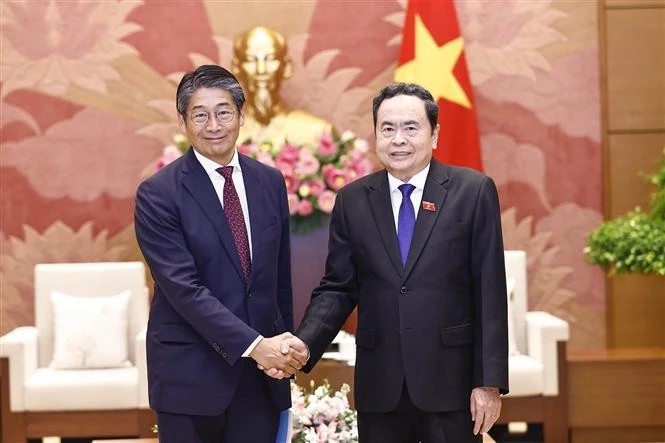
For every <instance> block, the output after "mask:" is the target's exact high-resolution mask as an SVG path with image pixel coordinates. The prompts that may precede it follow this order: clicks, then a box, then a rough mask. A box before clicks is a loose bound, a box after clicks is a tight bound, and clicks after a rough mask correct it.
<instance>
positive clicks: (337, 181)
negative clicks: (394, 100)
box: [141, 131, 374, 234]
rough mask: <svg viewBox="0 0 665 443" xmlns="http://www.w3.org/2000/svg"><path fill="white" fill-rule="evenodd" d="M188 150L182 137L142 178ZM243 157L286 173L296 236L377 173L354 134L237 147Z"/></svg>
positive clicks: (311, 227) (319, 222)
mask: <svg viewBox="0 0 665 443" xmlns="http://www.w3.org/2000/svg"><path fill="white" fill-rule="evenodd" d="M188 148H189V142H188V141H187V138H186V137H185V136H184V135H182V134H177V135H176V136H174V137H173V143H172V144H170V145H168V146H166V147H164V149H163V151H162V155H161V156H160V157H159V158H158V159H157V160H156V161H155V162H154V163H151V164H150V165H148V167H147V168H146V170H145V171H144V172H143V173H142V174H141V175H142V177H144V178H145V177H148V176H150V175H152V174H153V173H155V172H156V171H159V170H160V169H162V168H163V167H164V166H166V165H168V164H169V163H171V162H172V161H174V160H175V159H177V158H178V157H180V156H181V155H182V154H183V153H184V152H185V151H187V149H188ZM238 151H239V152H240V153H241V154H245V155H248V156H250V157H252V158H255V159H256V160H258V161H260V162H262V163H264V164H266V165H269V166H273V167H276V168H277V169H279V170H280V171H281V172H282V174H283V175H284V180H285V181H286V190H287V197H288V201H289V213H290V215H291V231H292V232H294V233H296V234H306V233H308V232H311V231H312V230H314V229H316V228H318V227H320V226H321V225H322V224H323V223H324V222H325V221H326V220H327V217H328V216H329V215H330V212H331V211H332V208H333V206H334V204H335V197H336V196H337V191H339V190H340V189H341V188H342V187H343V186H344V185H346V184H348V183H351V182H352V181H354V180H356V179H358V178H360V177H363V176H365V175H367V174H369V173H370V172H372V170H373V169H374V164H373V163H372V161H371V160H370V159H369V158H368V156H367V152H368V151H369V144H368V143H367V141H365V140H362V139H359V138H357V137H356V135H355V134H354V133H353V132H351V131H346V132H344V133H342V135H341V136H338V135H337V134H335V133H332V132H324V133H323V134H321V138H320V139H319V142H318V144H317V145H315V146H308V145H302V146H299V145H293V144H290V143H288V142H287V143H284V144H277V143H274V142H272V141H264V142H262V143H253V142H251V141H247V142H245V143H244V144H242V145H240V146H238Z"/></svg>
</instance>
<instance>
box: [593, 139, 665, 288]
mask: <svg viewBox="0 0 665 443" xmlns="http://www.w3.org/2000/svg"><path fill="white" fill-rule="evenodd" d="M663 154H665V150H663ZM647 179H648V180H649V182H650V183H652V184H653V185H654V186H656V191H655V192H654V193H653V194H652V195H651V209H650V211H649V212H642V211H641V210H640V208H635V210H634V211H632V212H629V213H628V214H626V215H624V216H621V217H618V218H615V219H613V220H607V221H605V222H603V223H601V224H600V226H598V227H597V228H596V229H595V230H594V231H593V232H592V233H591V234H590V235H589V236H588V237H587V243H586V247H585V248H584V253H585V255H586V258H587V260H588V261H589V262H590V263H592V264H595V265H599V266H601V267H602V268H603V269H604V270H605V271H606V272H608V273H609V274H610V275H613V274H624V273H627V272H640V273H643V274H656V275H663V276H665V160H664V161H663V163H662V167H661V169H660V171H659V172H658V173H656V174H655V175H652V176H649V177H647Z"/></svg>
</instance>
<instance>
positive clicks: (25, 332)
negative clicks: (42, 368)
mask: <svg viewBox="0 0 665 443" xmlns="http://www.w3.org/2000/svg"><path fill="white" fill-rule="evenodd" d="M38 335H39V333H38V331H37V328H35V327H34V326H22V327H20V328H16V329H14V330H12V331H10V332H8V333H7V334H5V335H3V336H2V337H0V357H7V358H8V359H9V409H10V410H11V411H12V412H19V411H25V396H24V390H25V382H26V380H27V379H28V378H29V377H30V376H31V375H32V374H33V373H34V372H35V371H36V370H37V338H38Z"/></svg>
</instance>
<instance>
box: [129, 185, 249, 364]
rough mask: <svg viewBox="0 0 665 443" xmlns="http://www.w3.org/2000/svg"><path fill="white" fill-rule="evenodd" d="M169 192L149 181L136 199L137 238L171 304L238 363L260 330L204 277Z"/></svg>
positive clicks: (218, 350)
mask: <svg viewBox="0 0 665 443" xmlns="http://www.w3.org/2000/svg"><path fill="white" fill-rule="evenodd" d="M168 194H169V193H168V192H167V191H166V190H164V189H162V188H160V187H158V186H155V183H154V182H151V181H145V182H143V183H142V184H141V185H140V186H139V189H138V192H137V195H136V208H135V212H134V220H135V229H136V237H137V240H138V243H139V246H140V248H141V252H142V253H143V256H144V257H145V259H146V261H147V263H148V265H149V267H150V271H151V273H152V276H153V278H154V279H155V282H156V284H157V286H158V287H159V288H160V290H161V292H162V293H163V294H164V296H165V297H166V299H167V300H168V302H169V304H170V305H171V306H172V307H173V309H175V310H176V311H177V312H178V313H179V314H180V315H181V316H182V317H183V318H184V319H185V320H186V321H187V323H188V324H189V325H190V326H191V327H192V328H194V329H195V330H196V331H197V332H198V333H199V334H200V335H201V336H202V337H203V338H204V339H205V340H206V341H207V342H208V343H210V345H211V346H212V347H213V349H215V351H217V352H218V353H220V354H221V355H222V356H223V357H224V358H225V360H226V361H227V362H228V363H229V364H231V365H233V364H235V362H236V361H237V360H238V359H239V358H240V357H241V356H242V353H243V352H244V351H245V350H246V349H247V347H248V346H249V345H250V344H251V343H252V342H253V341H254V339H256V337H258V335H259V334H258V332H256V331H255V330H254V329H252V328H251V327H250V326H248V325H247V324H246V323H244V322H243V321H242V320H240V319H239V318H238V317H237V316H235V315H234V314H233V313H232V312H231V311H230V310H228V309H227V308H226V307H225V306H224V305H223V304H222V303H221V302H220V301H219V300H218V299H217V298H215V297H214V296H213V295H212V294H211V293H210V290H209V289H208V288H207V287H205V286H204V285H203V284H202V283H201V281H200V278H199V274H198V271H197V267H196V264H195V261H194V258H193V257H192V255H191V253H190V252H189V249H188V247H187V242H186V240H185V238H184V236H183V233H182V230H181V227H180V222H179V218H178V214H177V209H176V207H175V204H174V203H173V202H172V201H170V199H169V197H170V198H172V196H167V195H168Z"/></svg>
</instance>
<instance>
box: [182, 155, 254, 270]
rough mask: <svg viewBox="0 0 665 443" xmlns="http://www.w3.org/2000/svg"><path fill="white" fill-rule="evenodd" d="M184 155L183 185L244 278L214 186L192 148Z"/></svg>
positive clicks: (229, 228) (231, 235)
mask: <svg viewBox="0 0 665 443" xmlns="http://www.w3.org/2000/svg"><path fill="white" fill-rule="evenodd" d="M185 155H186V156H187V157H186V158H185V164H184V167H183V170H182V172H183V173H184V174H185V177H184V178H183V180H182V183H183V186H185V188H186V189H187V190H188V191H189V193H190V194H191V196H192V198H193V199H194V200H195V201H196V203H197V204H198V205H199V207H200V208H201V210H202V211H203V213H204V214H205V215H206V217H208V219H209V220H210V223H212V225H213V227H214V228H215V232H216V233H217V236H218V237H219V239H220V241H221V242H222V245H223V246H224V249H226V252H227V253H228V255H229V257H230V258H231V261H232V262H233V266H235V268H236V271H238V275H240V277H242V278H244V277H243V273H242V267H241V266H240V257H239V256H238V251H237V249H236V244H235V241H234V240H233V234H231V227H230V226H229V223H228V221H226V215H225V214H224V210H223V209H222V205H221V203H220V202H219V198H218V197H217V193H216V192H215V188H213V186H212V183H211V182H210V177H208V174H207V173H206V171H205V169H203V166H201V163H199V161H198V160H197V159H196V157H195V155H194V151H193V149H192V148H190V149H189V151H187V154H185ZM252 234H253V231H252Z"/></svg>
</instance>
